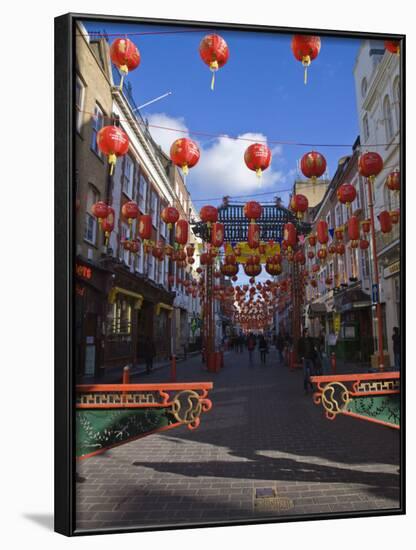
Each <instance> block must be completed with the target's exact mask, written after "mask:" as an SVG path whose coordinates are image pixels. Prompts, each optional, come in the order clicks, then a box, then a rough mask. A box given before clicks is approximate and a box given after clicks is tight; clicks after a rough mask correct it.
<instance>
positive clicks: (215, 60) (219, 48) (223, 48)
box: [199, 34, 230, 90]
mask: <svg viewBox="0 0 416 550" xmlns="http://www.w3.org/2000/svg"><path fill="white" fill-rule="evenodd" d="M199 55H200V56H201V59H202V61H203V62H204V63H205V64H206V65H208V67H209V68H210V70H211V71H212V80H211V90H213V89H214V83H215V73H216V71H218V69H221V67H223V66H224V65H225V64H226V63H227V61H228V57H229V55H230V51H229V49H228V46H227V42H226V41H225V40H224V38H222V36H219V35H218V34H207V35H206V36H204V38H203V39H202V40H201V43H200V44H199Z"/></svg>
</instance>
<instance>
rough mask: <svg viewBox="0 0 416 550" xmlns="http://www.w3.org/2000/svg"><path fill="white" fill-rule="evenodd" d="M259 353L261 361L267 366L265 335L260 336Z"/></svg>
mask: <svg viewBox="0 0 416 550" xmlns="http://www.w3.org/2000/svg"><path fill="white" fill-rule="evenodd" d="M259 351H260V361H261V362H262V363H264V364H266V354H267V341H266V338H265V337H264V336H263V334H262V335H261V336H260V340H259Z"/></svg>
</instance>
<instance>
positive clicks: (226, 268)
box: [221, 264, 239, 277]
mask: <svg viewBox="0 0 416 550" xmlns="http://www.w3.org/2000/svg"><path fill="white" fill-rule="evenodd" d="M238 269H239V267H238V265H237V264H223V265H222V266H221V273H222V274H223V275H227V276H228V277H234V276H235V275H237V273H238Z"/></svg>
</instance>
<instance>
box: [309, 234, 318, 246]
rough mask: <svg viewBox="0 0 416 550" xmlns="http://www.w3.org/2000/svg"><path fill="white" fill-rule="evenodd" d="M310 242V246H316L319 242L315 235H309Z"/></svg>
mask: <svg viewBox="0 0 416 550" xmlns="http://www.w3.org/2000/svg"><path fill="white" fill-rule="evenodd" d="M308 242H309V244H310V246H316V242H317V239H316V235H315V234H312V235H309V237H308Z"/></svg>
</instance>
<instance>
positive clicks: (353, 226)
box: [347, 216, 360, 241]
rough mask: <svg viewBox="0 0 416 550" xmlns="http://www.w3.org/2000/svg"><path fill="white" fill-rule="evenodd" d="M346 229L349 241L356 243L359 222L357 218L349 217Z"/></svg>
mask: <svg viewBox="0 0 416 550" xmlns="http://www.w3.org/2000/svg"><path fill="white" fill-rule="evenodd" d="M347 227H348V238H349V239H350V241H358V239H359V238H360V222H359V220H358V218H357V216H351V217H350V218H349V220H348V226H347Z"/></svg>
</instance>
